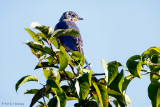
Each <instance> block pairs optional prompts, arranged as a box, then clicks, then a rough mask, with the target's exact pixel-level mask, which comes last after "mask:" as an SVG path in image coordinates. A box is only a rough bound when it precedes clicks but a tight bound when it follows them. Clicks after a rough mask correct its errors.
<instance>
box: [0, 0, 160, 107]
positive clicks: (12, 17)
mask: <svg viewBox="0 0 160 107" xmlns="http://www.w3.org/2000/svg"><path fill="white" fill-rule="evenodd" d="M68 10H72V11H75V12H77V13H78V14H79V16H80V17H82V18H84V20H83V21H79V22H78V23H77V25H78V26H79V29H80V31H81V35H82V38H83V42H84V53H85V57H86V58H87V60H88V61H89V62H91V63H92V65H93V70H94V72H96V73H102V72H103V69H102V67H101V59H102V58H104V60H105V61H106V62H109V61H114V60H117V61H119V62H121V63H122V64H123V65H126V61H127V59H128V58H129V57H130V56H132V55H136V54H142V53H143V52H144V51H145V50H147V49H148V48H149V47H151V46H157V47H158V46H160V40H159V35H160V1H158V0H99V1H98V0H97V1H94V0H78V1H75V0H66V1H65V0H45V1H44V0H23V1H22V0H12V1H11V0H0V16H1V17H0V24H1V26H0V30H1V32H0V37H1V42H0V49H1V52H0V58H1V62H0V68H1V75H0V84H1V91H0V95H1V96H3V97H0V106H2V107H3V106H4V107H5V105H2V103H3V102H4V103H5V102H6V103H24V104H25V107H27V106H29V104H30V101H31V98H32V95H24V94H23V92H24V91H25V90H27V89H31V88H41V86H40V85H38V84H37V83H35V82H29V83H26V84H24V85H22V86H21V87H20V89H19V90H18V94H17V93H16V91H15V84H16V82H17V81H18V80H19V79H20V78H21V77H23V76H26V75H35V76H37V77H39V81H40V82H42V83H45V77H44V76H43V72H42V71H41V70H34V67H35V65H36V64H37V63H38V60H37V59H36V58H35V57H34V55H32V53H31V52H30V49H29V48H28V47H27V46H26V45H24V44H23V42H26V40H32V39H31V37H30V36H29V35H28V34H27V32H26V31H25V30H24V28H30V24H31V22H33V21H38V22H40V23H41V24H42V25H48V26H51V27H52V28H54V26H55V24H56V23H57V22H58V20H59V18H60V16H61V15H62V13H63V12H65V11H68ZM148 85H149V75H147V76H142V78H141V79H138V78H136V79H134V80H133V81H132V82H131V84H130V85H129V87H128V90H127V95H129V96H130V98H131V101H132V106H133V107H144V106H145V107H149V106H150V105H151V103H150V100H149V98H148V94H147V87H148ZM71 105H73V102H69V103H67V106H66V107H69V106H70V107H71Z"/></svg>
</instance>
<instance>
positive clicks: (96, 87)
mask: <svg viewBox="0 0 160 107" xmlns="http://www.w3.org/2000/svg"><path fill="white" fill-rule="evenodd" d="M93 86H94V88H95V90H96V92H97V95H98V99H99V102H100V104H101V107H103V101H102V94H101V92H100V90H99V88H98V86H97V83H96V82H93ZM96 101H97V100H96Z"/></svg>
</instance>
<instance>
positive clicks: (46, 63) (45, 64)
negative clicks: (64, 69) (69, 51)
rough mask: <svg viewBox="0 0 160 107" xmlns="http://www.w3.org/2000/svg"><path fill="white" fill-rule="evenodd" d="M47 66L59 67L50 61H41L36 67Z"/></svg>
mask: <svg viewBox="0 0 160 107" xmlns="http://www.w3.org/2000/svg"><path fill="white" fill-rule="evenodd" d="M47 67H54V68H58V66H55V65H54V64H49V62H41V63H38V64H37V65H36V67H35V68H34V69H38V68H47Z"/></svg>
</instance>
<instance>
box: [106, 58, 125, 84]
mask: <svg viewBox="0 0 160 107" xmlns="http://www.w3.org/2000/svg"><path fill="white" fill-rule="evenodd" d="M119 66H122V65H121V64H120V63H119V62H117V61H113V62H110V63H108V71H109V72H108V85H109V84H110V83H111V82H112V81H113V80H114V78H115V77H116V76H117V74H118V67H119Z"/></svg>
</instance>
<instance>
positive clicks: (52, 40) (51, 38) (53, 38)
mask: <svg viewBox="0 0 160 107" xmlns="http://www.w3.org/2000/svg"><path fill="white" fill-rule="evenodd" d="M50 41H51V42H52V44H53V45H54V46H55V47H56V48H57V49H59V48H60V43H59V42H58V41H57V40H56V38H55V37H50Z"/></svg>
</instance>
